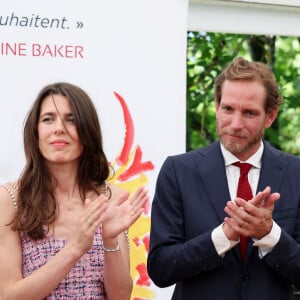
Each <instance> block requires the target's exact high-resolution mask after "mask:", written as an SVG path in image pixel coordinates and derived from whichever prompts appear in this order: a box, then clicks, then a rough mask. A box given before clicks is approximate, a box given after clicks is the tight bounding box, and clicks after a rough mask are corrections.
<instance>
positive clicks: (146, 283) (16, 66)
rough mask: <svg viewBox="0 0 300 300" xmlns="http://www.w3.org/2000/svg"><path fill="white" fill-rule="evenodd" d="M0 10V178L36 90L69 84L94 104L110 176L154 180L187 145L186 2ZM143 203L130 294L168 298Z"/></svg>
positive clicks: (123, 182) (19, 154)
mask: <svg viewBox="0 0 300 300" xmlns="http://www.w3.org/2000/svg"><path fill="white" fill-rule="evenodd" d="M3 2H4V3H2V9H1V13H0V32H1V35H0V67H1V72H0V80H1V95H2V96H1V98H2V100H1V110H0V137H1V138H0V182H1V183H4V182H6V181H10V180H15V179H16V178H17V177H18V176H19V174H20V173H21V171H22V168H23V166H24V154H23V140H22V139H23V137H22V129H23V121H24V119H25V116H26V113H27V111H28V110H29V108H30V106H31V104H32V103H33V101H34V100H35V98H36V96H37V93H38V92H39V90H40V89H41V88H42V87H44V86H45V85H47V84H49V83H54V82H58V81H67V82H71V83H73V84H76V85H78V86H80V87H81V88H83V89H84V90H85V91H86V92H87V93H88V94H89V95H90V96H91V98H92V100H93V101H94V103H95V105H96V108H97V110H98V113H99V117H100V122H101V126H102V130H103V140H104V146H105V152H106V154H107V157H108V159H109V160H110V162H111V164H112V165H113V166H114V169H115V171H116V176H115V177H114V178H113V180H112V181H113V182H115V183H116V184H118V185H120V186H121V187H123V188H126V189H129V190H130V191H131V192H133V191H135V190H136V188H137V187H138V186H140V185H147V187H148V189H149V191H150V195H151V197H152V196H153V192H154V187H155V181H156V177H157V174H158V171H159V169H160V166H161V164H162V162H163V160H164V159H165V158H166V156H167V155H170V154H174V153H179V152H184V151H185V70H186V67H185V64H186V60H185V53H186V23H187V12H188V1H187V0H164V1H161V0H151V1H140V0H129V1H122V0H110V1H103V0H100V1H92V0H87V1H84V2H82V1H78V0H77V1H61V0H52V1H49V2H45V1H38V0H28V1H17V0H10V1H3ZM149 229H150V207H149V208H148V210H147V212H146V213H145V214H144V215H143V216H142V217H141V218H140V219H139V220H138V222H137V223H136V224H134V225H133V226H132V228H131V229H130V231H129V236H130V242H131V253H130V254H131V272H132V277H133V280H134V289H133V294H132V299H134V300H145V299H159V300H165V299H169V298H170V295H171V291H172V287H171V288H167V289H158V288H157V287H155V285H154V284H153V283H152V282H151V280H150V278H149V276H148V274H147V270H146V258H147V253H148V246H149Z"/></svg>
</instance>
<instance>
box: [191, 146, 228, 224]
mask: <svg viewBox="0 0 300 300" xmlns="http://www.w3.org/2000/svg"><path fill="white" fill-rule="evenodd" d="M197 165H198V169H199V173H200V176H201V179H202V182H203V186H204V188H205V189H206V192H207V197H208V199H209V200H210V201H211V202H212V205H213V206H214V208H215V211H216V214H217V216H218V218H219V219H220V222H223V220H224V217H225V212H224V207H225V205H226V202H227V201H228V200H230V195H229V190H228V183H227V178H226V173H225V163H224V159H223V156H222V154H221V150H220V144H219V142H215V143H213V144H211V145H210V146H209V147H207V148H205V149H203V151H201V157H200V158H199V159H198V161H197Z"/></svg>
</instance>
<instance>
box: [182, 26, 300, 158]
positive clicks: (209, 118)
mask: <svg viewBox="0 0 300 300" xmlns="http://www.w3.org/2000/svg"><path fill="white" fill-rule="evenodd" d="M237 56H243V57H245V58H247V59H250V60H255V61H262V62H264V63H267V64H268V65H270V67H271V68H272V70H273V71H274V74H275V77H276V79H277V81H278V83H279V86H280V91H281V94H282V95H283V96H284V100H285V101H284V104H283V105H282V106H281V108H280V113H279V116H278V118H277V120H276V122H274V124H273V125H272V127H271V128H269V129H268V130H267V131H266V134H265V138H266V139H267V140H269V141H270V143H271V144H272V145H274V146H275V147H277V148H279V149H282V150H284V151H287V152H290V153H292V154H295V155H300V130H299V128H300V105H299V97H300V71H299V70H300V68H299V67H300V43H299V39H298V38H297V37H281V36H258V35H242V34H238V35H237V34H224V33H207V32H188V35H187V97H186V99H187V110H186V111H187V131H186V149H187V151H189V150H192V149H195V148H198V147H202V146H206V145H208V144H210V143H211V142H212V141H214V140H216V139H217V135H216V126H215V108H214V100H213V86H214V80H215V78H216V76H217V75H218V74H219V73H220V72H221V70H222V69H223V68H224V67H225V66H226V65H227V64H228V63H229V62H230V61H232V60H233V58H235V57H237Z"/></svg>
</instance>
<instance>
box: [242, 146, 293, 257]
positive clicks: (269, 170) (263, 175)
mask: <svg viewBox="0 0 300 300" xmlns="http://www.w3.org/2000/svg"><path fill="white" fill-rule="evenodd" d="M280 153H281V152H279V151H278V150H276V149H275V148H273V147H272V146H271V145H270V144H269V143H267V142H264V152H263V156H262V163H261V172H260V177H259V182H258V187H257V192H259V191H262V190H263V189H264V188H265V187H266V186H270V187H271V191H272V192H279V191H280V185H281V182H282V180H283V179H284V174H285V170H286V167H287V163H286V161H285V160H283V159H282V158H281V157H280ZM249 247H250V248H249ZM253 249H254V247H253V245H252V242H250V243H249V245H248V250H249V251H248V255H247V258H246V262H247V259H248V257H249V254H250V253H251V252H252V251H253Z"/></svg>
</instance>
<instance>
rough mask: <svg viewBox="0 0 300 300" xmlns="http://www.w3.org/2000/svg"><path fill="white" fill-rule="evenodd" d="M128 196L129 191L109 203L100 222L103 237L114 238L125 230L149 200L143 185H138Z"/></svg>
mask: <svg viewBox="0 0 300 300" xmlns="http://www.w3.org/2000/svg"><path fill="white" fill-rule="evenodd" d="M128 197H129V191H126V192H123V193H122V194H121V196H120V197H119V198H118V199H117V200H115V201H113V202H111V203H110V205H109V207H108V208H107V210H106V212H105V216H104V220H103V222H102V235H103V239H113V238H116V237H117V236H118V235H119V234H120V233H121V232H124V231H125V230H127V229H128V228H129V227H130V226H131V225H132V224H133V223H134V222H135V221H136V220H137V219H138V218H139V216H140V215H141V214H142V212H143V211H144V208H145V206H146V205H147V204H148V202H149V196H148V191H147V190H146V189H145V187H139V188H138V189H137V190H136V192H135V193H134V194H133V195H132V197H130V198H128Z"/></svg>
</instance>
